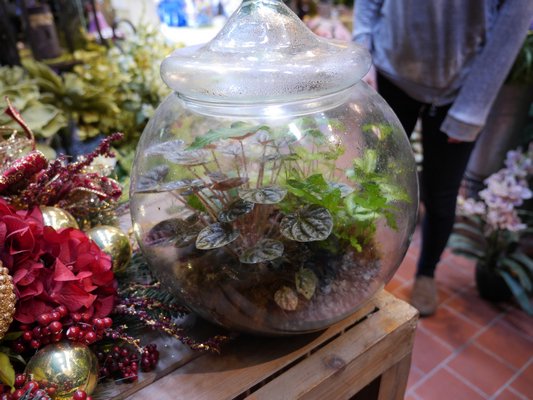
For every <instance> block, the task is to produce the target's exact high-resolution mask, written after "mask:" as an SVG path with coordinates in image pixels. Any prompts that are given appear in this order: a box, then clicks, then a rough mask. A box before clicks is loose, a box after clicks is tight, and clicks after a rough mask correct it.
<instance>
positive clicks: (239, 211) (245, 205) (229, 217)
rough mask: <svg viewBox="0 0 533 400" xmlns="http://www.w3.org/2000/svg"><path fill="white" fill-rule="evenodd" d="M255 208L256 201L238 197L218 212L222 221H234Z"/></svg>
mask: <svg viewBox="0 0 533 400" xmlns="http://www.w3.org/2000/svg"><path fill="white" fill-rule="evenodd" d="M253 209H254V203H251V202H249V201H246V200H242V199H237V200H235V201H234V202H232V203H231V204H229V205H228V206H227V207H226V208H225V209H224V210H222V211H220V212H219V213H218V216H217V217H218V220H219V221H220V222H232V221H235V220H236V219H237V218H238V217H240V216H241V215H244V214H248V213H249V212H251V211H252V210H253Z"/></svg>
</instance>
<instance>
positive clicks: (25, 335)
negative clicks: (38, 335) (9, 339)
mask: <svg viewBox="0 0 533 400" xmlns="http://www.w3.org/2000/svg"><path fill="white" fill-rule="evenodd" d="M22 339H23V340H25V341H26V342H29V341H30V340H32V339H33V334H32V333H31V331H26V332H24V333H23V334H22Z"/></svg>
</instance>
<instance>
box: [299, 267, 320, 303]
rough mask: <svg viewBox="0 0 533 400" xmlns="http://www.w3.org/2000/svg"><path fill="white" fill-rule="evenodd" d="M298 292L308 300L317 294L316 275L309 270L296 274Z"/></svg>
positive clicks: (304, 269) (302, 270) (305, 269)
mask: <svg viewBox="0 0 533 400" xmlns="http://www.w3.org/2000/svg"><path fill="white" fill-rule="evenodd" d="M295 281H296V291H297V292H298V293H300V294H301V295H302V296H304V297H305V298H306V299H307V300H311V297H313V295H314V294H315V290H316V286H317V285H318V278H317V277H316V275H315V273H314V272H313V271H311V270H310V269H308V268H302V269H300V270H299V271H298V272H296V274H295Z"/></svg>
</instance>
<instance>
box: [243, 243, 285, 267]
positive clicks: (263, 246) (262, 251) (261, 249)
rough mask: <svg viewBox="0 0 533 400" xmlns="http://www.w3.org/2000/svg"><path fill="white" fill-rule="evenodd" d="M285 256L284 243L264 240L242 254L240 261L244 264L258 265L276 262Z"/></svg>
mask: <svg viewBox="0 0 533 400" xmlns="http://www.w3.org/2000/svg"><path fill="white" fill-rule="evenodd" d="M282 254H283V243H281V242H279V241H277V240H273V239H262V240H260V241H259V242H257V243H256V245H255V246H254V247H252V248H250V249H246V250H244V251H243V252H242V254H241V256H240V257H239V260H240V261H241V262H242V263H244V264H257V263H260V262H265V261H271V260H275V259H276V258H278V257H281V255H282Z"/></svg>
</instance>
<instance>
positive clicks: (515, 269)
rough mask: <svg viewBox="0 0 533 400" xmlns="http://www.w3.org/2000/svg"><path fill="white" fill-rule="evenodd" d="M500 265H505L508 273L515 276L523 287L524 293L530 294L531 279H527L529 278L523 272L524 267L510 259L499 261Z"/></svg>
mask: <svg viewBox="0 0 533 400" xmlns="http://www.w3.org/2000/svg"><path fill="white" fill-rule="evenodd" d="M501 263H502V265H505V266H506V267H507V268H509V272H510V273H511V274H512V275H514V276H516V277H517V278H518V280H519V282H520V285H522V286H523V288H524V289H526V291H528V292H531V290H532V285H531V279H529V276H528V274H527V272H526V271H525V267H524V266H523V265H522V264H520V263H518V262H516V261H514V260H512V259H510V258H504V259H502V260H501Z"/></svg>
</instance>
